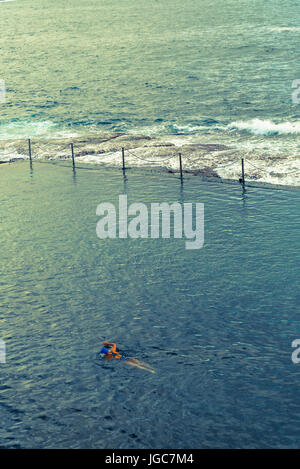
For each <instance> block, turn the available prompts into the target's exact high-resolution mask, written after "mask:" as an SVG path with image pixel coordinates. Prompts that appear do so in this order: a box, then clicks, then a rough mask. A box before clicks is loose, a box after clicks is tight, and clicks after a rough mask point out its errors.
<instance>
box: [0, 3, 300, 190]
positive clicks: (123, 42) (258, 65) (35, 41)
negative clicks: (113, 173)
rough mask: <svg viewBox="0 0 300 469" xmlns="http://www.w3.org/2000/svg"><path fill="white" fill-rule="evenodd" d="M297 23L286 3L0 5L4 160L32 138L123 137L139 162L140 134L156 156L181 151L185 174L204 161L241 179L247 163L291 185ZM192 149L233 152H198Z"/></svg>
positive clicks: (297, 168) (251, 173) (295, 174)
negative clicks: (170, 147)
mask: <svg viewBox="0 0 300 469" xmlns="http://www.w3.org/2000/svg"><path fill="white" fill-rule="evenodd" d="M299 21H300V13H299V8H298V5H297V3H296V2H295V1H294V0H253V1H251V2H248V1H246V0H239V1H236V0H225V1H224V0H215V1H214V2H211V1H208V0H185V1H184V2H182V1H179V0H164V1H159V0H150V1H149V0H139V1H136V0H124V1H120V0H119V1H113V2H110V1H107V0H85V2H84V3H83V2H82V1H80V0H73V1H69V0H62V1H61V2H59V4H57V2H53V1H50V0H41V1H39V2H37V1H36V0H16V1H12V2H1V5H0V30H1V43H2V48H1V56H0V69H1V77H0V78H1V79H3V80H5V83H6V90H7V93H6V103H4V104H1V117H0V138H1V140H3V142H1V148H2V150H1V149H0V157H2V159H3V158H4V159H5V158H6V159H9V158H11V157H16V156H19V157H21V156H23V155H24V149H22V147H20V145H18V144H17V143H16V140H19V139H26V138H28V137H31V138H33V139H43V140H45V141H46V142H48V141H49V140H50V139H51V138H52V139H53V138H60V139H61V141H62V144H64V141H65V139H66V138H67V137H72V138H82V137H84V139H85V143H87V142H89V138H91V137H92V136H95V135H97V136H99V135H100V136H101V135H104V134H105V135H107V133H108V134H109V135H110V136H111V135H114V134H115V133H116V132H122V133H124V134H125V135H126V136H127V140H126V139H125V140H126V142H125V143H124V142H123V144H124V146H125V147H128V148H139V150H140V153H139V154H142V155H144V156H147V154H145V145H144V144H139V142H137V141H136V140H135V139H134V137H136V136H137V135H146V136H150V137H151V139H153V140H151V141H150V142H149V141H148V146H149V145H150V144H151V142H152V148H151V151H152V153H154V154H155V155H156V156H157V157H161V156H163V155H164V147H161V148H160V147H159V144H160V145H162V144H164V143H166V142H171V143H173V144H174V145H175V147H174V152H175V153H176V152H178V147H182V146H183V147H184V148H183V151H184V153H185V155H186V157H187V158H186V159H187V162H186V166H188V167H190V168H193V169H195V168H202V167H203V165H204V163H203V161H204V160H205V165H204V166H207V165H208V166H210V167H212V168H213V169H216V171H217V173H218V174H219V175H220V176H221V177H227V178H228V177H229V178H234V179H237V178H238V177H239V174H238V172H239V167H240V165H238V167H237V166H236V164H235V163H236V162H237V161H239V159H240V157H242V156H247V157H248V158H250V159H251V160H252V162H253V163H255V164H256V167H258V169H255V168H254V169H253V167H251V166H249V167H248V173H247V177H249V178H252V179H255V180H261V181H264V182H265V181H267V182H272V183H279V184H280V183H282V184H288V185H299V182H300V181H299V177H300V176H299V175H300V160H299V140H298V136H299V132H300V124H299V106H300V104H299V103H295V102H293V100H292V93H293V91H295V89H293V88H292V83H293V81H294V80H297V79H299V78H300V70H299V52H298V44H299V34H300V27H299ZM8 140H9V142H8ZM190 143H196V144H199V143H202V144H208V143H212V144H221V145H227V146H229V151H228V152H227V153H226V152H225V153H224V152H216V153H210V152H209V151H208V150H206V151H202V152H200V153H199V152H198V153H197V154H195V153H193V152H192V151H191V148H190V147H185V145H187V144H190ZM90 144H91V145H90V154H95V153H96V154H99V152H100V150H103V148H100V147H99V146H95V145H93V142H92V141H90ZM118 149H119V150H120V148H118ZM106 150H108V151H110V150H111V148H108V149H106V148H104V151H106ZM112 150H114V148H113V149H112ZM249 152H250V154H249ZM49 153H50V154H51V155H52V157H57V148H52V147H51V146H50V147H48V150H47V151H45V149H44V151H42V152H39V151H38V149H36V156H40V157H45V156H47V155H49ZM88 155H89V153H88ZM150 156H151V155H149V156H148V158H149V159H151V158H150ZM227 156H228V158H229V160H228V161H229V162H231V163H232V165H229V167H227V169H222V168H221V167H219V166H222V163H223V162H224V161H225V163H227V162H228V161H227ZM274 158H275V160H274ZM276 158H277V159H276ZM206 160H207V161H206ZM136 163H138V162H136ZM176 164H177V163H176ZM272 171H273V173H272Z"/></svg>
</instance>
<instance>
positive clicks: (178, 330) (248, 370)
mask: <svg viewBox="0 0 300 469" xmlns="http://www.w3.org/2000/svg"><path fill="white" fill-rule="evenodd" d="M0 183H1V196H0V202H1V203H0V207H1V210H0V214H1V225H0V238H1V283H0V304H1V307H0V325H1V336H0V337H1V338H2V340H5V342H6V355H7V359H6V364H0V371H1V383H0V422H1V425H0V446H1V447H4V448H18V447H22V448H32V447H33V448H115V449H118V448H282V447H285V448H297V447H299V421H300V420H299V417H300V400H299V377H300V364H294V363H293V362H292V358H291V357H292V352H293V350H294V349H293V348H292V347H291V344H292V341H293V340H294V339H296V338H299V334H300V323H299V265H300V263H299V258H297V253H299V248H300V246H299V222H298V221H297V216H298V213H299V192H298V191H286V190H277V191H272V190H266V189H262V188H248V189H247V191H246V192H245V193H242V191H241V189H240V187H239V186H231V185H226V184H219V183H217V182H211V183H207V182H203V181H201V180H200V179H199V178H197V177H190V178H188V179H186V180H185V181H184V184H183V185H181V184H180V181H179V180H178V178H177V177H174V175H172V174H169V175H160V174H159V173H149V174H147V179H146V180H145V174H144V171H142V170H141V169H136V170H131V172H130V174H128V177H127V179H125V180H124V179H123V175H122V171H120V170H117V169H114V168H105V167H103V168H100V169H99V170H98V171H97V170H96V169H95V168H94V167H93V166H90V167H87V168H86V169H82V170H77V171H76V173H75V174H73V172H72V169H71V168H70V167H66V166H65V165H61V164H57V165H48V164H42V163H41V162H40V163H37V162H36V163H34V165H33V168H32V170H31V171H30V168H29V167H28V163H26V162H18V163H16V164H15V165H1V171H0ZM119 194H127V196H128V202H129V203H132V202H143V203H145V204H146V205H147V207H149V204H150V203H152V202H153V200H155V201H158V202H169V203H170V202H172V201H180V202H181V203H184V202H196V201H197V202H202V203H204V204H205V244H204V247H203V248H202V249H199V250H192V251H191V250H186V249H185V241H184V239H174V238H171V239H156V240H153V239H130V238H128V239H106V240H101V239H99V238H97V236H96V224H97V221H98V219H99V217H98V216H97V215H96V207H97V205H98V204H99V203H101V202H112V203H115V204H117V201H118V196H119ZM104 340H108V341H115V342H116V343H117V344H118V346H119V347H120V349H121V350H122V351H123V352H124V353H126V355H127V356H134V357H136V358H137V359H139V360H142V361H144V362H146V363H148V364H150V365H151V366H152V367H153V368H154V370H155V374H153V373H149V372H147V371H145V370H140V369H136V368H132V367H129V366H126V365H125V364H124V362H123V363H122V362H112V361H109V362H108V364H104V362H103V361H102V360H100V359H99V355H98V352H99V350H100V348H101V342H102V341H104Z"/></svg>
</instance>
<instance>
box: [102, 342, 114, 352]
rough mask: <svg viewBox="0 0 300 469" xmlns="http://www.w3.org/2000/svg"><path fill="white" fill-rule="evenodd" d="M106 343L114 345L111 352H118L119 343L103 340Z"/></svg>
mask: <svg viewBox="0 0 300 469" xmlns="http://www.w3.org/2000/svg"><path fill="white" fill-rule="evenodd" d="M103 344H104V345H112V350H111V353H117V344H115V343H114V342H103Z"/></svg>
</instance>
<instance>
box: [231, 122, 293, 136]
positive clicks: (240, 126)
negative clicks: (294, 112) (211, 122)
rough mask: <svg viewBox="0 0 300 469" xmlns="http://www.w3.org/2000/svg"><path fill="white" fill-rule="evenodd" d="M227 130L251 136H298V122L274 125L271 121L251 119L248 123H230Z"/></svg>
mask: <svg viewBox="0 0 300 469" xmlns="http://www.w3.org/2000/svg"><path fill="white" fill-rule="evenodd" d="M228 129H229V130H242V131H246V132H248V133H250V134H252V135H264V136H274V135H292V134H300V122H281V123H279V124H276V123H275V122H272V121H271V120H261V119H252V120H250V121H237V122H231V124H229V125H228Z"/></svg>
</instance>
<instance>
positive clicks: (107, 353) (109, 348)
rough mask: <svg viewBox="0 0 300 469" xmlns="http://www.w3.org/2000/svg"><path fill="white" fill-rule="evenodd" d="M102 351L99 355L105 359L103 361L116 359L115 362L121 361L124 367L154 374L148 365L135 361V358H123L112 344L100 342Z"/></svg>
mask: <svg viewBox="0 0 300 469" xmlns="http://www.w3.org/2000/svg"><path fill="white" fill-rule="evenodd" d="M102 345H104V347H102V349H101V350H100V353H101V354H102V355H103V356H104V357H105V358H104V360H105V361H106V360H111V359H113V358H114V359H117V360H122V361H124V363H126V365H131V366H136V367H137V368H140V369H141V370H146V371H150V373H155V371H154V370H153V368H152V367H151V366H150V365H148V364H147V363H144V362H141V361H140V360H137V359H136V358H133V357H125V356H124V355H122V354H121V353H119V350H118V349H117V345H116V344H115V343H114V342H102Z"/></svg>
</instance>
